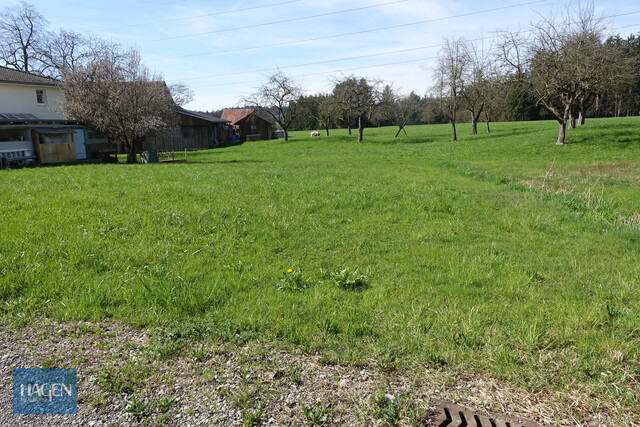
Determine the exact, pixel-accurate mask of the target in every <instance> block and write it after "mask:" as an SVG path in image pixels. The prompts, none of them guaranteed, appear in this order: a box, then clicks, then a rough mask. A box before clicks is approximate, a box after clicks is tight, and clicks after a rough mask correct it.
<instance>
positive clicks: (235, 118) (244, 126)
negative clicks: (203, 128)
mask: <svg viewBox="0 0 640 427" xmlns="http://www.w3.org/2000/svg"><path fill="white" fill-rule="evenodd" d="M222 119H223V120H228V121H229V122H231V125H232V126H233V130H234V132H235V135H236V137H237V139H238V140H239V141H256V140H268V139H273V124H274V122H272V121H271V120H269V119H267V118H265V117H263V116H261V115H260V114H258V113H257V112H256V111H255V110H254V109H253V108H231V109H227V110H224V111H223V112H222Z"/></svg>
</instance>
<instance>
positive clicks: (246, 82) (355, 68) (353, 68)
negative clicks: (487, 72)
mask: <svg viewBox="0 0 640 427" xmlns="http://www.w3.org/2000/svg"><path fill="white" fill-rule="evenodd" d="M633 13H640V11H638V12H633ZM633 13H624V14H621V15H630V14H633ZM616 16H618V15H616ZM637 26H640V24H631V25H625V26H622V27H616V28H613V29H612V30H613V31H616V30H622V29H625V28H630V27H637ZM487 38H490V36H486V37H479V38H476V39H472V41H478V40H484V39H487ZM440 46H442V45H433V46H425V47H421V48H415V49H407V51H410V50H418V49H427V48H431V47H440ZM400 52H402V51H395V52H387V53H382V54H381V55H385V54H391V53H400ZM366 56H375V55H366ZM437 58H438V57H437V56H430V57H426V58H419V59H410V60H406V61H396V62H387V63H384V64H375V65H367V66H359V67H352V68H343V69H339V70H332V71H321V72H317V73H308V74H300V75H297V76H293V77H294V78H304V77H313V76H319V75H331V74H344V73H345V72H349V71H357V70H365V69H371V68H380V67H388V66H393V65H402V64H410V63H415V62H424V61H431V60H434V59H437ZM348 59H359V58H358V57H354V58H344V59H339V60H335V61H341V60H348ZM326 62H333V61H326ZM301 66H302V65H301ZM291 67H294V66H291ZM281 68H285V67H281ZM272 69H273V68H271V69H269V70H272ZM259 71H263V70H259ZM235 74H240V73H235ZM261 82H262V80H249V81H242V82H232V83H216V84H211V85H202V86H194V87H193V89H199V88H207V87H220V86H235V85H241V84H252V83H261Z"/></svg>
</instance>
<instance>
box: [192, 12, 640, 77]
mask: <svg viewBox="0 0 640 427" xmlns="http://www.w3.org/2000/svg"><path fill="white" fill-rule="evenodd" d="M638 13H640V10H637V11H634V12H626V13H620V14H615V15H609V16H605V17H603V18H604V19H610V18H616V17H620V16H627V15H633V14H638ZM633 26H635V25H627V26H624V27H617V28H614V29H613V30H621V29H624V28H630V27H633ZM531 31H532V30H529V31H527V32H531ZM490 38H492V36H485V37H477V38H474V39H471V40H470V41H480V40H486V39H490ZM437 47H442V44H436V45H429V46H420V47H415V48H408V49H400V50H393V51H387V52H377V53H373V54H367V55H359V56H351V57H346V58H336V59H327V60H322V61H315V62H307V63H303V64H295V65H285V66H279V67H278V68H280V69H286V68H299V67H307V66H312V65H322V64H329V63H333V62H342V61H351V60H354V59H364V58H371V57H375V56H382V55H392V54H396V53H405V52H412V51H416V50H424V49H432V48H437ZM271 70H273V67H271V68H262V69H257V70H247V71H239V72H232V73H222V74H210V75H206V76H197V77H188V78H186V79H181V80H182V81H186V80H200V79H207V78H215V77H227V76H236V75H240V74H254V73H260V72H265V71H271Z"/></svg>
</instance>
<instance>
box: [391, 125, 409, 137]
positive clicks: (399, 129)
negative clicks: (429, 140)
mask: <svg viewBox="0 0 640 427" xmlns="http://www.w3.org/2000/svg"><path fill="white" fill-rule="evenodd" d="M403 129H404V126H398V132H396V136H394V138H397V137H398V135H400V132H402V130H403ZM404 133H405V135H406V134H407V132H406V131H405V132H404Z"/></svg>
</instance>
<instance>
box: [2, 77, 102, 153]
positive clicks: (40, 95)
mask: <svg viewBox="0 0 640 427" xmlns="http://www.w3.org/2000/svg"><path fill="white" fill-rule="evenodd" d="M63 101H64V94H63V92H62V90H61V89H60V87H59V82H58V81H56V80H52V79H48V78H45V77H40V76H36V75H34V74H30V73H25V72H22V71H17V70H12V69H9V68H5V67H0V160H1V161H2V162H3V163H14V162H15V163H27V162H31V161H38V162H40V163H58V162H72V161H75V160H78V159H87V158H89V157H90V156H91V155H94V154H96V152H99V151H100V150H101V149H103V148H104V149H107V150H108V148H107V147H108V144H107V141H106V138H104V136H102V135H101V134H99V133H96V132H92V131H90V130H88V129H86V128H85V127H84V126H83V125H82V123H81V122H78V121H75V120H67V119H65V118H64V116H63V115H62V114H61V112H60V105H61V103H62V102H63ZM98 154H99V153H98Z"/></svg>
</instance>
